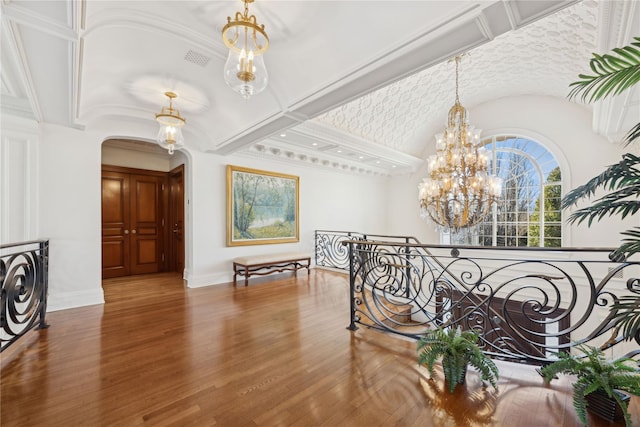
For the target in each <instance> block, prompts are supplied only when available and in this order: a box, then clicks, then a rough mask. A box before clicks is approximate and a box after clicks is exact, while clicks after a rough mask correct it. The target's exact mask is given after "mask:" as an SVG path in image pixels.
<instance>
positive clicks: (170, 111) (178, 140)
mask: <svg viewBox="0 0 640 427" xmlns="http://www.w3.org/2000/svg"><path fill="white" fill-rule="evenodd" d="M164 94H165V96H167V97H168V98H169V107H162V110H160V112H159V113H158V114H156V120H157V121H158V123H159V124H160V130H159V131H158V137H157V138H156V141H157V142H158V144H159V145H160V146H161V147H163V148H166V149H167V151H168V152H169V154H173V152H174V151H175V150H176V149H178V148H180V147H182V146H184V138H183V137H182V126H184V124H185V122H186V120H185V119H184V117H182V116H181V115H180V112H179V111H178V110H177V109H175V108H173V100H174V98H177V97H178V95H176V94H175V93H173V92H165V93H164Z"/></svg>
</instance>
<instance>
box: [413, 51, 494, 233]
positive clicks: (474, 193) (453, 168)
mask: <svg viewBox="0 0 640 427" xmlns="http://www.w3.org/2000/svg"><path fill="white" fill-rule="evenodd" d="M454 60H455V63H456V101H455V104H454V105H453V107H451V109H450V110H449V118H448V120H447V127H446V129H445V130H444V133H441V134H438V135H436V154H434V155H431V156H430V157H429V158H428V159H427V166H428V170H429V176H428V177H427V178H424V179H423V181H422V182H421V183H420V185H419V186H418V191H419V201H420V216H421V217H422V218H428V219H430V220H431V221H433V222H434V223H436V224H437V225H438V226H439V227H440V228H441V229H442V230H443V231H445V232H458V231H460V230H461V229H463V228H469V227H472V226H474V225H477V224H478V223H480V222H481V221H483V220H484V219H485V218H486V216H487V215H488V214H489V212H490V208H491V205H493V203H495V202H497V201H498V199H499V198H500V195H501V192H502V179H501V178H499V177H497V176H492V175H489V172H488V164H489V157H488V154H487V152H486V150H485V149H484V148H482V147H480V146H479V142H480V133H481V130H480V129H475V128H474V126H472V125H470V124H469V120H468V118H467V110H466V109H465V108H464V107H463V106H462V105H461V104H460V98H459V97H458V66H459V64H460V56H456V57H455V59H454Z"/></svg>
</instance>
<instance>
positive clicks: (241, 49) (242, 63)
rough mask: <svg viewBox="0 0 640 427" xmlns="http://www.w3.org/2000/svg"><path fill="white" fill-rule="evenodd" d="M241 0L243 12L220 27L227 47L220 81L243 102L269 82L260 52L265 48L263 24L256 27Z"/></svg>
mask: <svg viewBox="0 0 640 427" xmlns="http://www.w3.org/2000/svg"><path fill="white" fill-rule="evenodd" d="M243 1H244V13H241V12H236V16H235V19H233V20H232V19H231V17H230V16H229V17H227V24H226V25H225V26H224V28H222V40H223V41H224V44H225V45H226V46H227V47H228V48H229V56H228V57H227V62H226V63H225V65H224V80H225V82H227V85H229V87H230V88H231V89H233V90H235V91H236V92H238V93H240V95H242V97H243V98H244V99H249V98H250V97H251V96H253V95H256V94H258V93H260V92H262V91H263V90H264V89H265V88H266V87H267V83H268V80H269V76H268V74H267V68H266V66H265V65H264V58H263V56H262V54H263V53H265V52H266V51H267V49H268V48H269V37H268V36H267V33H266V32H265V30H264V25H258V21H257V19H256V17H255V15H249V3H253V1H254V0H243Z"/></svg>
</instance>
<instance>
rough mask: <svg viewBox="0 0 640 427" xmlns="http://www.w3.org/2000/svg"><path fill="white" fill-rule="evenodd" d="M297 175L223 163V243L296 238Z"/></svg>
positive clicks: (297, 239)
mask: <svg viewBox="0 0 640 427" xmlns="http://www.w3.org/2000/svg"><path fill="white" fill-rule="evenodd" d="M299 201H300V178H299V177H297V176H295V175H286V174H282V173H277V172H269V171H263V170H257V169H250V168H243V167H240V166H233V165H227V246H244V245H266V244H274V243H295V242H299V241H300V217H299V212H300V203H299Z"/></svg>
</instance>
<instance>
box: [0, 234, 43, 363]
mask: <svg viewBox="0 0 640 427" xmlns="http://www.w3.org/2000/svg"><path fill="white" fill-rule="evenodd" d="M48 259H49V241H48V240H40V241H32V242H24V243H16V244H10V245H2V246H0V282H1V283H2V294H1V295H0V300H1V307H0V352H2V351H4V350H5V349H6V348H7V347H9V346H10V345H11V344H13V343H14V342H15V341H17V340H18V339H19V338H20V337H22V336H23V335H24V334H26V333H27V332H29V331H30V330H31V329H33V328H38V329H44V328H47V327H48V325H47V323H46V321H45V315H46V311H47V287H48V265H49V262H48Z"/></svg>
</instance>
